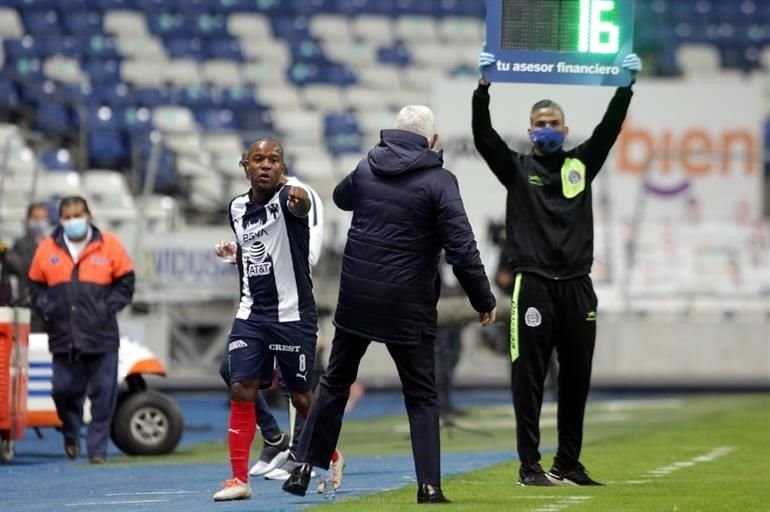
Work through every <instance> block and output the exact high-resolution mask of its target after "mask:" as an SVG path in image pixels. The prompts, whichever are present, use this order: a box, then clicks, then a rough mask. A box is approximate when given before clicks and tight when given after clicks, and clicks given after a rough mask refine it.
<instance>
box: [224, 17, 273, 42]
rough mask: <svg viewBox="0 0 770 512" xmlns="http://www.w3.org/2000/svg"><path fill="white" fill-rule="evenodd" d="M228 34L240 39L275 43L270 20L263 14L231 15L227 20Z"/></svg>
mask: <svg viewBox="0 0 770 512" xmlns="http://www.w3.org/2000/svg"><path fill="white" fill-rule="evenodd" d="M227 32H228V33H230V35H233V36H236V37H238V38H240V39H248V40H256V41H266V42H267V41H273V32H272V28H271V26H270V20H269V19H268V18H267V16H264V15H262V14H254V13H238V14H231V15H230V16H229V17H228V18H227Z"/></svg>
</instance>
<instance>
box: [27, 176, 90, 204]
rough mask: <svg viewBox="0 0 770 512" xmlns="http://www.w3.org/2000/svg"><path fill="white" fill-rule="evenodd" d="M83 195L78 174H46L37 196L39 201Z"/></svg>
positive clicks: (39, 181)
mask: <svg viewBox="0 0 770 512" xmlns="http://www.w3.org/2000/svg"><path fill="white" fill-rule="evenodd" d="M82 193H83V188H82V186H81V184H80V174H78V173H77V172H46V173H43V175H42V176H40V179H39V180H38V183H37V191H36V193H35V196H36V198H37V199H38V200H44V199H48V198H51V197H65V196H75V195H80V194H82Z"/></svg>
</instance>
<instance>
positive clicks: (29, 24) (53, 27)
mask: <svg viewBox="0 0 770 512" xmlns="http://www.w3.org/2000/svg"><path fill="white" fill-rule="evenodd" d="M22 20H23V24H24V28H25V29H26V32H27V33H29V34H31V35H33V36H38V35H41V36H47V37H60V36H61V35H62V32H63V31H62V23H61V20H60V19H59V13H58V12H57V11H55V10H53V9H47V10H29V11H28V10H25V11H24V12H23V13H22Z"/></svg>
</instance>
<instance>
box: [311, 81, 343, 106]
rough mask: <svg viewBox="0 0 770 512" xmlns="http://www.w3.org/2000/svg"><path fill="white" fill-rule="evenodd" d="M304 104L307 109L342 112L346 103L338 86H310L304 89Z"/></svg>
mask: <svg viewBox="0 0 770 512" xmlns="http://www.w3.org/2000/svg"><path fill="white" fill-rule="evenodd" d="M301 97H302V103H303V105H304V106H305V108H309V109H312V110H321V111H337V110H342V108H343V107H344V101H343V97H342V93H341V91H340V88H339V87H337V86H336V85H308V86H306V87H304V88H303V89H302V93H301Z"/></svg>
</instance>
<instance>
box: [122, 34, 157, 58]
mask: <svg viewBox="0 0 770 512" xmlns="http://www.w3.org/2000/svg"><path fill="white" fill-rule="evenodd" d="M115 46H116V47H117V49H118V51H119V52H120V54H121V55H122V56H123V57H124V58H126V59H137V60H150V61H165V60H166V59H167V58H168V54H167V53H166V48H165V46H163V43H162V42H161V40H160V39H158V38H156V37H154V36H150V35H133V34H129V35H122V34H121V35H119V36H118V37H117V38H116V39H115Z"/></svg>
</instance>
